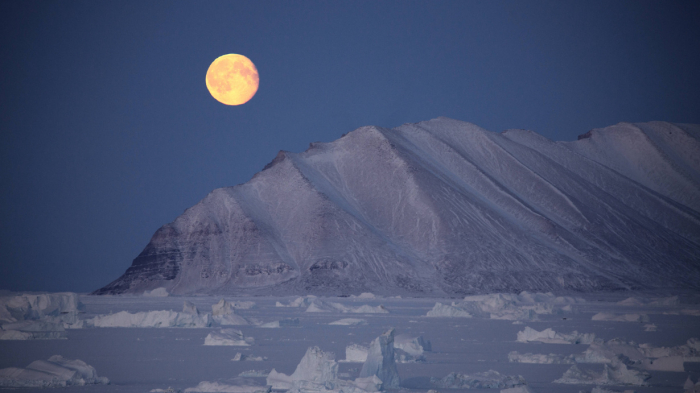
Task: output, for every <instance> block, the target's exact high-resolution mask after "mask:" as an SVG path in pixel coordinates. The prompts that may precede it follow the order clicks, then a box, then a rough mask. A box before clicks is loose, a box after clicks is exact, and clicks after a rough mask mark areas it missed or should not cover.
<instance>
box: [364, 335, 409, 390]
mask: <svg viewBox="0 0 700 393" xmlns="http://www.w3.org/2000/svg"><path fill="white" fill-rule="evenodd" d="M373 375H376V376H377V378H379V379H380V380H381V381H382V384H383V387H384V389H395V388H398V387H399V383H400V380H399V373H398V371H397V370H396V360H395V358H394V329H389V330H388V331H386V332H385V333H384V334H382V335H381V336H379V337H377V338H375V339H374V340H373V341H372V343H371V344H370V345H369V350H368V352H367V360H366V361H365V363H364V364H363V365H362V370H361V371H360V378H367V377H371V376H373Z"/></svg>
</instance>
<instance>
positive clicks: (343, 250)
mask: <svg viewBox="0 0 700 393" xmlns="http://www.w3.org/2000/svg"><path fill="white" fill-rule="evenodd" d="M698 157H700V126H698V125H687V124H672V123H665V122H650V123H635V124H631V123H620V124H617V125H614V126H610V127H606V128H601V129H595V130H591V131H590V132H587V133H586V134H583V135H581V136H580V137H579V139H578V140H577V141H573V142H554V141H550V140H548V139H546V138H544V137H542V136H540V135H538V134H536V133H534V132H531V131H525V130H506V131H504V132H500V133H495V132H489V131H486V130H484V129H482V128H479V127H478V126H476V125H473V124H470V123H466V122H461V121H457V120H452V119H447V118H437V119H433V120H429V121H424V122H420V123H416V124H405V125H402V126H400V127H397V128H393V129H387V128H381V127H374V126H368V127H362V128H359V129H357V130H355V131H352V132H350V133H348V134H346V135H344V136H343V137H342V138H340V139H338V140H336V141H333V142H330V143H313V144H311V146H310V148H309V149H308V150H306V151H305V152H302V153H290V152H284V151H282V152H280V153H279V154H278V155H277V157H275V158H274V159H273V160H272V162H270V164H268V165H267V166H265V168H263V170H262V171H261V172H259V173H257V174H256V175H255V176H254V177H253V178H252V179H251V180H250V181H248V182H247V183H245V184H240V185H237V186H234V187H228V188H221V189H217V190H214V191H212V192H211V193H210V194H209V195H207V196H206V197H205V198H204V199H203V200H202V201H200V202H199V203H197V204H196V205H195V206H193V207H191V208H189V209H187V210H186V211H185V212H184V213H183V214H182V215H181V216H179V217H177V218H176V219H175V220H174V221H173V222H172V223H169V224H166V225H164V226H162V227H161V228H160V229H158V230H157V231H156V233H155V234H154V235H153V237H152V238H151V240H150V242H149V243H148V244H147V245H146V247H145V248H144V250H143V251H142V252H141V253H140V254H139V255H138V256H137V257H136V258H135V259H134V261H133V264H132V265H131V267H129V268H128V269H127V271H126V272H125V273H124V274H123V275H122V276H121V277H119V278H117V279H116V280H115V281H114V282H112V283H110V284H109V285H107V286H105V287H104V288H102V289H100V290H98V291H96V292H95V293H97V294H107V293H110V294H117V293H142V292H143V291H146V290H149V291H150V290H153V289H156V288H165V290H166V291H167V292H168V293H170V294H193V293H201V294H250V295H255V294H261V295H263V294H264V295H280V296H284V295H291V294H300V293H304V294H309V293H311V294H317V295H336V296H337V295H352V294H354V295H359V294H360V293H363V292H369V291H372V292H374V293H375V294H377V295H411V296H424V297H428V296H435V297H444V296H445V295H448V296H455V295H460V294H461V295H464V294H468V293H499V292H503V293H515V292H520V291H523V290H527V291H533V292H548V291H553V292H558V293H563V292H571V291H580V292H593V291H598V290H624V289H630V288H647V289H663V288H687V289H691V290H697V289H698V288H700V284H699V283H700V266H699V265H698V264H697V256H698V255H700V161H699V160H698ZM290 223H294V224H293V225H290ZM660 245H663V246H660ZM659 261H663V263H659ZM506 300H508V299H506ZM519 310H522V312H523V313H524V314H529V315H530V316H531V315H532V312H534V313H535V314H537V309H536V308H533V309H531V310H529V309H525V308H522V307H520V308H519ZM531 311H532V312H531ZM467 312H469V313H471V311H470V310H467ZM481 312H489V311H483V310H482V311H481ZM489 314H492V315H493V317H494V318H502V317H505V318H517V319H524V318H525V319H527V317H528V315H519V316H516V317H514V316H513V315H512V313H511V312H510V311H508V312H506V313H504V314H502V315H501V314H499V312H489Z"/></svg>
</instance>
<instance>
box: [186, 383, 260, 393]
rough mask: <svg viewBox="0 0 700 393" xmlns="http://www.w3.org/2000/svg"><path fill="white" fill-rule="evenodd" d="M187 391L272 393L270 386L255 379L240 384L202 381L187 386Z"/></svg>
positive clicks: (199, 392)
mask: <svg viewBox="0 0 700 393" xmlns="http://www.w3.org/2000/svg"><path fill="white" fill-rule="evenodd" d="M184 392H185V393H270V387H269V386H261V385H256V384H255V382H253V381H241V382H240V384H226V383H222V382H209V381H202V382H200V383H199V384H198V385H197V386H195V387H192V388H187V389H185V391H184Z"/></svg>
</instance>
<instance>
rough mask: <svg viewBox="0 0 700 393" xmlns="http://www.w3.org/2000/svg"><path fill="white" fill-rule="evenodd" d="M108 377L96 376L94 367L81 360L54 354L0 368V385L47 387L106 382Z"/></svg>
mask: <svg viewBox="0 0 700 393" xmlns="http://www.w3.org/2000/svg"><path fill="white" fill-rule="evenodd" d="M108 383H109V379H107V378H105V377H98V376H97V372H96V371H95V368H94V367H92V366H90V365H88V364H87V363H85V362H83V361H82V360H69V359H65V358H64V357H62V356H60V355H54V356H52V357H50V358H49V360H37V361H34V362H32V363H31V364H29V366H27V367H26V368H16V367H10V368H4V369H1V370H0V387H4V388H26V387H30V388H48V387H67V386H76V385H78V386H82V385H91V384H108Z"/></svg>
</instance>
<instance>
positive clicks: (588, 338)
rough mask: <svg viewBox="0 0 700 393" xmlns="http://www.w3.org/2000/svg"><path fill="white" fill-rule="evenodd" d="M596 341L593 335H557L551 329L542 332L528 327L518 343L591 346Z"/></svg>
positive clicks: (519, 333)
mask: <svg viewBox="0 0 700 393" xmlns="http://www.w3.org/2000/svg"><path fill="white" fill-rule="evenodd" d="M594 339H595V334H593V333H579V332H577V331H575V330H574V331H573V332H571V333H570V334H565V333H557V332H555V331H554V330H552V329H551V328H547V329H544V330H543V331H541V332H538V331H537V330H535V329H533V328H531V327H529V326H526V327H525V330H523V331H520V332H518V341H519V342H523V343H527V342H541V343H545V344H591V343H592V342H593V340H594Z"/></svg>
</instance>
